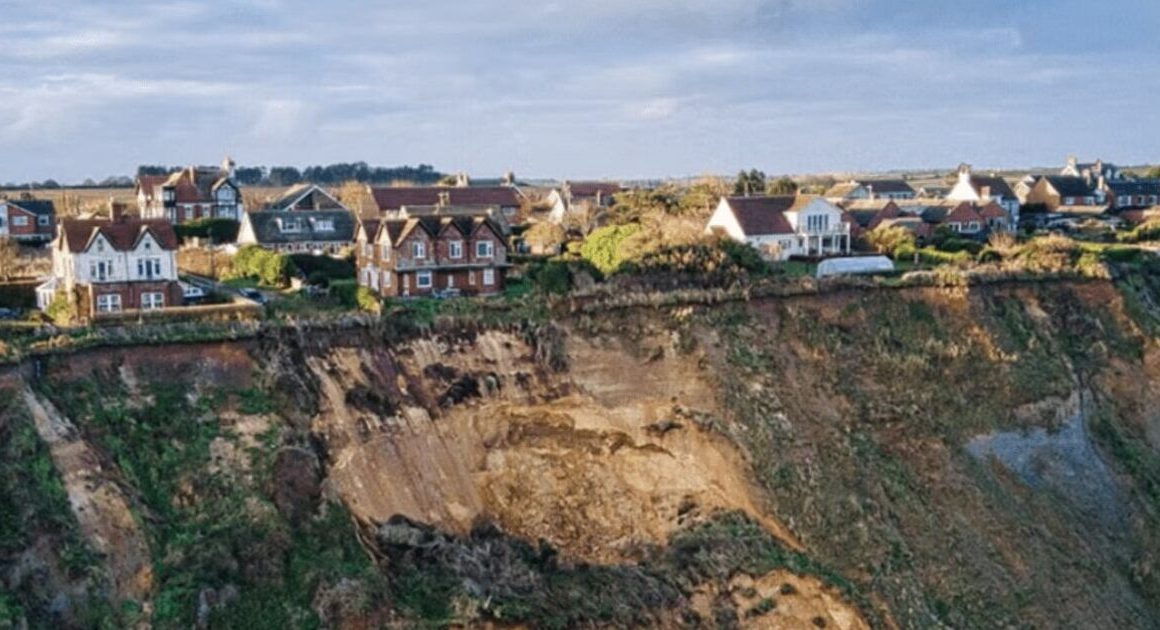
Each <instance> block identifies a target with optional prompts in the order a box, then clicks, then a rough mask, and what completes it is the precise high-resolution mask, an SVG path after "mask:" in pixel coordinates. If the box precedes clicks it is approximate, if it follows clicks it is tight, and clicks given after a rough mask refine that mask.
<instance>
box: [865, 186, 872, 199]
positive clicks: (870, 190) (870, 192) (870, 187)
mask: <svg viewBox="0 0 1160 630" xmlns="http://www.w3.org/2000/svg"><path fill="white" fill-rule="evenodd" d="M866 192H867V193H868V194H869V195H870V198H871V199H874V184H866Z"/></svg>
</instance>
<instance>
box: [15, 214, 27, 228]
mask: <svg viewBox="0 0 1160 630" xmlns="http://www.w3.org/2000/svg"><path fill="white" fill-rule="evenodd" d="M26 225H28V217H25V216H21V215H19V214H18V215H16V216H14V217H12V227H24V226H26Z"/></svg>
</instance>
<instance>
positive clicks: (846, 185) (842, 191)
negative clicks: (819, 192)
mask: <svg viewBox="0 0 1160 630" xmlns="http://www.w3.org/2000/svg"><path fill="white" fill-rule="evenodd" d="M859 188H861V186H860V185H859V184H858V182H842V183H840V184H834V185H833V186H830V187H829V189H827V190H826V196H827V197H841V198H845V197H846V196H848V195H849V194H850V193H852V192H854V191H855V190H858V189H859Z"/></svg>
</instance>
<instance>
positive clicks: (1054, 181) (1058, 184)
mask: <svg viewBox="0 0 1160 630" xmlns="http://www.w3.org/2000/svg"><path fill="white" fill-rule="evenodd" d="M1043 179H1046V180H1047V183H1048V184H1051V187H1052V188H1054V189H1055V190H1056V192H1058V193H1059V194H1060V195H1061V196H1063V197H1091V196H1094V195H1095V191H1094V190H1092V187H1091V186H1090V185H1089V184H1088V182H1087V180H1086V179H1084V178H1082V177H1068V176H1064V175H1048V176H1046V177H1044V178H1043Z"/></svg>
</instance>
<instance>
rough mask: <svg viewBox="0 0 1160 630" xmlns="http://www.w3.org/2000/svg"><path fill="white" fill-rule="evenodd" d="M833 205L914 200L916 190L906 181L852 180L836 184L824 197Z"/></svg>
mask: <svg viewBox="0 0 1160 630" xmlns="http://www.w3.org/2000/svg"><path fill="white" fill-rule="evenodd" d="M823 196H824V197H825V198H826V199H827V200H828V201H830V202H832V203H840V202H842V201H854V200H863V199H887V200H895V201H897V200H903V199H914V198H915V196H916V193H915V191H914V188H912V187H911V186H910V184H909V183H908V182H907V181H906V180H904V179H851V180H850V181H848V182H841V183H838V184H834V185H833V186H831V187H830V188H829V190H827V191H826V192H825V194H824V195H823Z"/></svg>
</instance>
